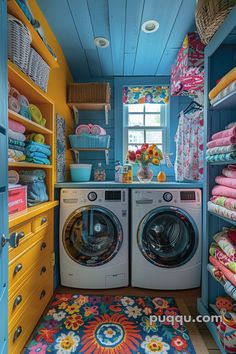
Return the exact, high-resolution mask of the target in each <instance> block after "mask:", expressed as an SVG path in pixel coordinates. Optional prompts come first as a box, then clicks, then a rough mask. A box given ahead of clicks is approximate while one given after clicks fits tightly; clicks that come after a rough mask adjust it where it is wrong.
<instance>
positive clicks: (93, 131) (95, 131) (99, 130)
mask: <svg viewBox="0 0 236 354" xmlns="http://www.w3.org/2000/svg"><path fill="white" fill-rule="evenodd" d="M91 134H93V135H106V130H105V129H103V128H102V127H100V125H97V124H94V125H93V126H92V128H91Z"/></svg>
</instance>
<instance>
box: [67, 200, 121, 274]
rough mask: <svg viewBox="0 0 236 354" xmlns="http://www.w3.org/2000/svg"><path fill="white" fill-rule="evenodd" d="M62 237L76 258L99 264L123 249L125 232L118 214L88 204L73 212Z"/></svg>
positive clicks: (87, 264) (89, 263)
mask: <svg viewBox="0 0 236 354" xmlns="http://www.w3.org/2000/svg"><path fill="white" fill-rule="evenodd" d="M62 238H63V244H64V248H65V250H66V252H67V254H68V255H69V256H70V257H71V258H72V259H73V260H74V261H75V262H77V263H79V264H81V265H83V266H87V267H96V266H100V265H102V264H104V263H107V262H109V261H110V260H111V259H112V258H113V257H115V255H116V254H117V253H118V252H119V249H120V247H121V244H122V240H123V232H122V226H121V224H120V222H119V220H118V218H117V217H116V216H115V215H114V214H113V213H112V212H111V211H109V210H108V209H106V208H103V207H99V206H87V207H84V208H80V209H77V210H76V211H75V212H74V213H73V214H71V215H70V216H69V218H68V219H67V220H66V223H65V225H64V229H63V235H62Z"/></svg>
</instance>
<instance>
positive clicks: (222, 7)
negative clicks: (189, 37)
mask: <svg viewBox="0 0 236 354" xmlns="http://www.w3.org/2000/svg"><path fill="white" fill-rule="evenodd" d="M235 4H236V0H198V4H197V9H196V13H195V19H196V26H197V30H198V33H199V35H200V38H201V40H202V42H203V43H204V44H208V42H209V41H210V39H211V38H212V37H213V36H214V34H215V32H216V31H217V30H218V28H219V27H220V25H221V24H222V23H223V22H224V19H225V17H226V16H227V15H228V14H229V12H230V11H231V10H232V8H233V7H234V5H235Z"/></svg>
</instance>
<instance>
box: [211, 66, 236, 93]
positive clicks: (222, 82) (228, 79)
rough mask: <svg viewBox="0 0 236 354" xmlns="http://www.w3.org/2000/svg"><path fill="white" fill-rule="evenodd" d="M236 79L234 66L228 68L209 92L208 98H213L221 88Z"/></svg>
mask: <svg viewBox="0 0 236 354" xmlns="http://www.w3.org/2000/svg"><path fill="white" fill-rule="evenodd" d="M234 80H236V67H235V68H233V69H232V70H230V71H229V72H228V73H227V74H226V75H225V76H223V78H222V79H221V80H220V82H219V83H218V84H217V85H216V86H215V87H214V88H213V89H212V90H211V91H210V92H209V98H210V100H212V99H213V98H215V97H216V96H217V95H218V94H219V93H220V92H221V91H222V90H224V89H225V88H226V87H227V86H229V84H231V82H233V81H234Z"/></svg>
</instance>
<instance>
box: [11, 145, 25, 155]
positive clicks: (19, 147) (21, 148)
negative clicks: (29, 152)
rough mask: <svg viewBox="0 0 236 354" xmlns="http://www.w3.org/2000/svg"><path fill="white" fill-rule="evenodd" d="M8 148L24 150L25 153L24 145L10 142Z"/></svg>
mask: <svg viewBox="0 0 236 354" xmlns="http://www.w3.org/2000/svg"><path fill="white" fill-rule="evenodd" d="M8 148H9V149H12V150H17V151H22V152H23V153H25V148H24V147H23V146H19V145H14V144H10V143H8Z"/></svg>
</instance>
